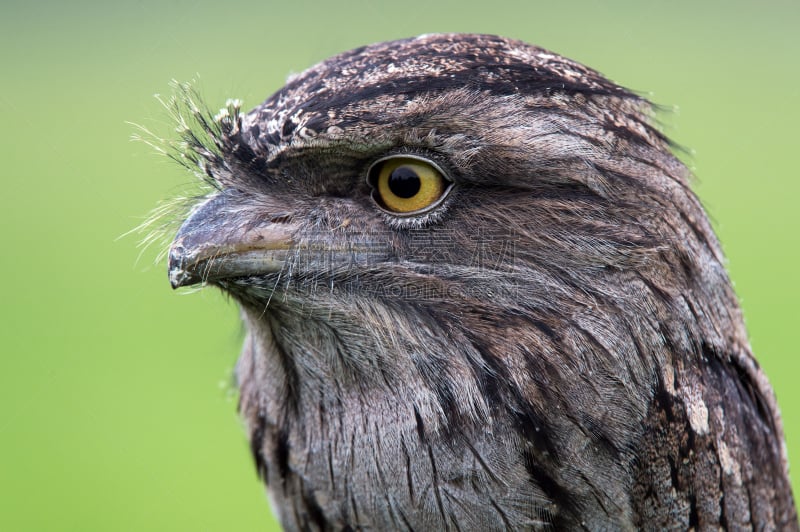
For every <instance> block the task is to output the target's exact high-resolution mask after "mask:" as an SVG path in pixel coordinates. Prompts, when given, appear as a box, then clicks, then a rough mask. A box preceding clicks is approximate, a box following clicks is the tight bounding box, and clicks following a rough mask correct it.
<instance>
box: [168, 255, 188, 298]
mask: <svg viewBox="0 0 800 532" xmlns="http://www.w3.org/2000/svg"><path fill="white" fill-rule="evenodd" d="M185 263H186V252H185V249H184V247H183V246H182V245H180V244H173V246H172V247H171V248H170V250H169V264H168V272H169V284H170V286H172V288H173V289H175V288H180V287H181V286H184V285H186V284H188V283H189V281H190V280H191V278H192V274H191V272H189V271H187V270H186V268H185V267H184V266H185Z"/></svg>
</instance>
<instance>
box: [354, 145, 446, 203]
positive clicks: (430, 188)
mask: <svg viewBox="0 0 800 532" xmlns="http://www.w3.org/2000/svg"><path fill="white" fill-rule="evenodd" d="M367 183H368V184H369V185H370V187H372V194H371V195H372V200H373V201H374V202H375V203H376V205H377V206H378V207H379V208H380V209H381V210H382V211H384V212H386V213H388V214H391V215H393V216H400V217H408V216H416V215H419V214H423V213H426V212H428V211H431V210H433V209H435V208H436V207H437V206H439V205H441V203H442V202H443V201H444V199H445V198H446V197H447V195H448V193H449V192H450V189H452V188H453V181H452V180H451V179H450V178H449V176H448V175H447V174H446V173H445V171H444V170H442V168H441V167H440V166H439V165H438V164H436V163H435V162H434V161H432V160H430V159H428V158H426V157H421V156H419V155H413V154H407V153H402V154H393V155H387V156H385V157H381V158H380V159H377V160H376V161H374V162H373V163H372V164H371V165H370V167H369V169H368V170H367Z"/></svg>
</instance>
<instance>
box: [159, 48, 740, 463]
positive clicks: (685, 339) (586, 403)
mask: <svg viewBox="0 0 800 532" xmlns="http://www.w3.org/2000/svg"><path fill="white" fill-rule="evenodd" d="M189 107H190V108H191V109H193V111H191V109H190V111H191V113H190V114H192V116H193V117H194V122H195V123H196V127H195V128H188V129H186V132H185V149H184V151H183V153H182V156H183V157H184V159H187V160H189V161H191V162H192V163H196V164H198V165H199V167H200V168H201V170H202V172H203V174H204V175H205V176H206V178H207V180H209V181H210V182H211V183H212V184H213V186H214V187H215V190H214V192H213V193H212V194H210V195H208V196H207V197H206V198H205V199H204V200H203V201H201V202H199V203H198V204H197V205H196V206H195V207H194V208H193V210H192V211H191V213H190V215H189V216H188V218H187V219H186V221H185V222H184V224H183V226H182V227H181V229H180V230H179V232H178V234H177V236H176V238H175V240H174V242H173V244H172V246H171V249H170V252H169V273H170V280H171V283H172V286H173V287H180V286H187V285H192V284H196V283H207V284H212V285H216V286H218V287H220V288H221V289H222V290H224V291H225V292H227V293H229V294H231V295H232V296H233V297H234V298H236V299H237V300H238V302H239V303H240V304H241V307H242V310H243V316H244V320H245V322H246V324H247V327H248V331H249V335H248V339H247V340H246V345H245V351H246V352H253V353H256V354H257V355H258V357H260V358H261V359H268V360H270V361H271V362H269V364H271V366H270V369H269V373H270V375H269V377H268V378H269V379H271V381H270V382H273V381H274V382H275V383H276V390H278V391H276V392H275V393H274V397H273V399H274V401H275V402H276V404H278V405H283V406H280V408H283V407H286V405H291V404H298V403H302V402H303V401H307V400H309V399H308V398H310V397H319V396H326V397H327V396H336V395H337V394H338V395H341V394H342V393H344V392H343V391H342V390H346V389H357V390H360V391H361V393H362V394H364V395H365V396H369V395H370V394H371V393H373V392H374V391H375V390H380V391H381V393H383V394H384V395H385V396H386V397H391V398H392V400H391V401H390V402H393V403H400V402H405V403H407V404H411V405H414V408H415V412H419V413H420V416H421V417H422V418H424V419H425V420H426V423H427V426H429V427H439V428H444V429H446V428H447V427H452V426H453V424H454V423H456V422H455V421H454V420H461V421H459V422H463V423H466V424H468V425H481V424H483V423H484V422H485V420H486V419H487V418H491V416H494V415H496V414H497V412H496V409H497V408H498V405H502V408H506V409H510V410H511V411H512V412H513V414H512V418H513V417H514V416H516V418H515V419H517V421H519V423H520V426H524V427H528V429H526V430H532V429H530V427H537V428H536V430H537V431H538V430H539V427H545V428H548V427H549V429H551V430H549V431H548V434H550V436H548V437H549V438H550V440H548V442H546V445H545V447H546V448H548V449H551V451H552V450H554V449H555V448H557V447H558V446H559V445H561V443H564V441H566V439H569V438H571V437H572V436H570V434H571V432H570V429H569V427H570V426H580V427H581V430H582V431H584V432H585V431H587V430H588V431H590V432H592V433H594V434H600V435H601V436H598V437H599V438H600V439H601V440H602V441H606V442H609V443H608V445H610V446H611V447H612V448H615V449H618V450H619V449H621V450H624V449H626V448H629V447H630V445H631V444H630V441H629V439H628V438H629V435H630V434H631V433H632V432H636V431H635V430H634V429H635V426H636V424H637V423H639V422H640V420H641V419H642V417H643V416H644V415H645V413H646V410H647V408H648V404H649V400H650V398H651V397H652V395H653V390H654V389H655V388H656V383H657V382H658V381H663V380H664V379H666V378H668V375H667V376H665V374H664V373H663V372H664V371H668V370H669V368H670V367H671V364H672V362H673V358H674V357H680V356H683V355H681V353H690V352H694V351H695V350H694V349H693V347H692V346H694V345H699V344H700V343H703V344H704V345H711V346H727V345H731V344H736V345H737V346H739V348H740V349H746V348H742V347H741V346H746V338H745V336H744V331H743V328H742V327H741V326H740V325H737V324H736V320H737V319H738V307H737V306H736V303H735V299H734V297H733V294H732V291H731V290H730V287H729V283H728V280H727V277H726V274H725V271H724V268H723V267H722V264H721V257H722V255H721V252H720V250H719V246H718V244H717V241H716V239H715V237H714V235H713V232H712V231H711V228H710V226H709V224H708V221H707V219H706V217H705V215H704V213H703V210H702V208H701V206H700V204H699V202H698V200H697V199H696V197H695V196H694V195H693V194H692V193H691V192H690V191H689V188H688V182H687V181H688V172H687V170H686V168H685V167H684V165H683V164H681V163H680V161H679V160H678V159H677V158H676V157H675V156H674V155H673V154H672V153H671V150H670V144H669V142H668V141H667V139H666V138H665V137H664V136H663V135H662V134H661V133H659V131H658V130H657V129H656V128H655V127H654V126H653V125H652V115H653V111H652V107H651V105H650V104H649V103H648V102H647V101H645V100H644V99H642V98H641V97H639V96H638V95H636V94H634V93H632V92H630V91H628V90H625V89H623V88H621V87H619V86H617V85H616V84H614V83H612V82H610V81H609V80H607V79H606V78H604V77H603V76H601V75H600V74H599V73H597V72H595V71H593V70H591V69H588V68H586V67H584V66H582V65H580V64H577V63H575V62H573V61H570V60H568V59H565V58H563V57H561V56H558V55H556V54H554V53H551V52H548V51H546V50H544V49H541V48H537V47H533V46H530V45H526V44H524V43H521V42H517V41H512V40H507V39H502V38H499V37H492V36H475V35H429V36H421V37H418V38H415V39H408V40H402V41H395V42H389V43H381V44H377V45H372V46H367V47H364V48H359V49H357V50H354V51H351V52H348V53H344V54H342V55H339V56H336V57H333V58H331V59H329V60H327V61H324V62H322V63H320V64H319V65H316V66H314V67H312V68H311V69H309V70H307V71H306V72H303V73H302V74H299V75H297V76H294V77H292V78H290V79H289V81H288V83H287V84H286V86H285V87H284V88H282V89H281V90H279V91H278V92H277V93H275V94H274V95H273V96H271V97H270V98H268V99H267V100H266V101H265V102H264V103H263V104H261V105H259V106H258V107H256V108H255V109H253V110H252V111H250V112H249V113H247V114H242V113H241V112H240V110H239V107H238V105H237V104H236V103H231V104H230V105H229V106H228V108H227V109H224V110H223V111H222V112H221V113H220V114H219V115H217V116H216V117H213V118H212V117H210V116H209V115H207V114H204V113H203V112H202V111H199V110H197V108H196V107H194V106H193V105H191V106H189ZM687 356H688V355H687ZM258 357H257V358H258ZM265 357H266V358H265ZM664 368H667V369H664ZM265 378H267V377H265ZM276 408H277V407H276ZM287 408H288V407H287ZM556 410H558V411H559V412H560V414H559V416H557V417H554V416H553V415H552V412H554V411H556ZM587 427H588V428H587Z"/></svg>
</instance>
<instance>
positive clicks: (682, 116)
mask: <svg viewBox="0 0 800 532" xmlns="http://www.w3.org/2000/svg"><path fill="white" fill-rule="evenodd" d="M798 28H800V3H798V2H797V1H796V0H793V1H788V0H787V1H783V2H781V1H768V2H758V3H756V2H750V3H745V2H736V1H734V2H731V1H724V2H723V1H711V2H694V1H678V2H653V1H628V2H622V1H619V2H599V1H591V2H588V1H586V2H562V3H557V2H535V1H530V0H527V1H519V2H500V1H494V2H469V1H463V0H462V1H458V2H456V1H445V2H431V1H430V0H427V1H417V0H406V1H404V2H387V3H381V2H376V1H375V0H372V1H355V2H348V3H346V4H345V3H344V2H336V3H333V2H325V3H323V2H318V3H312V2H307V1H304V0H293V1H291V2H280V3H276V2H268V1H261V2H251V3H247V2H232V3H227V4H225V5H223V3H222V2H211V1H205V0H203V1H198V0H181V1H179V2H173V3H162V2H157V1H155V0H131V1H128V2H125V3H113V2H100V1H94V2H91V1H85V0H84V1H72V2H56V1H40V2H27V3H23V2H22V1H20V0H12V1H11V2H8V1H7V0H6V1H5V2H3V4H2V7H0V58H2V62H0V65H1V66H2V74H0V75H2V84H0V87H1V88H0V116H1V117H2V128H0V169H2V170H1V171H2V192H1V193H0V207H1V208H0V221H1V222H2V225H0V227H1V228H2V233H1V236H2V261H0V278H2V280H3V283H4V284H3V289H2V306H0V529H1V530H10V531H13V530H81V531H88V530H170V531H174V530H193V531H194V530H267V529H269V527H270V526H273V527H274V526H275V524H274V521H273V520H272V517H271V516H270V512H269V509H268V504H267V501H266V497H265V496H264V494H263V492H262V489H261V487H260V485H259V482H258V480H257V479H256V475H255V473H254V470H253V467H252V464H251V460H250V456H249V452H248V447H247V443H246V441H245V436H244V432H243V430H242V429H241V425H240V423H239V420H238V418H237V416H236V413H235V407H236V397H235V392H233V391H232V389H231V386H230V373H231V370H232V368H233V364H234V362H235V359H236V356H237V353H238V350H239V341H240V337H241V327H240V325H239V324H238V319H237V311H236V308H235V305H234V304H233V303H232V302H230V301H228V300H226V299H225V298H224V297H222V296H221V295H220V294H218V293H216V292H215V291H213V290H208V291H204V292H200V293H193V294H181V293H175V292H173V291H171V290H170V288H169V285H168V283H167V276H166V272H165V267H164V264H156V265H154V264H153V260H154V257H155V254H156V253H155V251H150V252H146V253H144V255H143V256H142V258H141V259H138V260H137V257H138V255H139V250H138V249H137V242H138V240H139V238H140V237H141V235H134V236H128V237H124V238H121V239H120V238H118V237H120V235H123V234H124V233H126V232H128V231H129V230H130V229H132V228H133V227H135V226H137V225H138V224H139V223H141V222H142V220H143V219H144V217H145V215H146V214H147V213H148V211H149V210H150V209H151V208H153V207H154V206H155V205H156V203H157V202H158V200H160V199H164V198H169V197H170V196H172V195H174V194H176V193H178V192H180V191H181V190H183V189H184V187H185V185H186V183H188V182H191V181H192V179H193V178H192V176H191V175H189V174H188V173H186V172H185V171H183V170H182V169H181V168H179V167H178V166H177V165H175V164H174V163H171V162H169V161H168V160H166V159H165V158H163V157H159V156H157V155H155V154H154V152H153V150H152V149H151V148H149V147H148V146H146V145H145V144H143V143H134V142H131V141H130V137H131V134H132V133H133V132H134V128H133V127H132V126H131V125H129V124H127V123H126V121H132V122H136V123H140V124H144V125H146V126H148V127H154V128H156V129H159V128H160V129H161V130H162V131H163V130H164V128H165V127H167V126H166V125H165V124H166V114H165V113H164V111H163V110H162V108H161V107H160V106H159V104H158V103H157V102H156V101H155V99H154V98H153V96H152V95H153V94H154V93H169V88H168V83H169V80H170V79H172V78H176V79H179V80H188V79H191V78H193V77H195V75H196V74H197V73H199V74H200V76H201V78H200V79H201V84H200V86H201V88H202V92H203V94H204V95H205V97H206V99H207V101H208V102H209V103H210V104H211V105H212V107H214V108H216V107H218V106H221V105H222V104H223V103H224V101H225V99H226V98H227V97H239V98H242V99H243V100H244V102H245V107H247V108H250V107H253V106H255V105H257V104H258V103H260V102H261V101H262V100H263V99H264V98H265V97H266V96H268V95H269V94H270V93H272V92H273V91H275V90H276V89H278V88H279V87H280V86H281V85H282V83H283V81H284V80H285V78H286V76H287V74H289V73H291V72H298V71H300V70H302V69H304V68H306V67H308V66H310V65H311V64H313V63H315V62H317V61H319V60H321V59H323V58H325V57H327V56H329V55H331V54H333V53H336V52H340V51H343V50H345V49H349V48H351V47H354V46H357V45H362V44H366V43H369V42H373V41H379V40H386V39H392V38H399V37H406V36H411V35H416V34H419V33H428V32H438V31H469V32H485V33H499V34H503V35H507V36H510V37H515V38H519V39H523V40H526V41H529V42H532V43H537V44H539V45H542V46H545V47H547V48H551V49H553V50H555V51H558V52H560V53H562V54H564V55H567V56H569V57H572V58H574V59H577V60H579V61H581V62H584V63H586V64H588V65H590V66H592V67H594V68H597V69H599V70H601V71H603V72H605V73H606V74H607V75H609V76H610V77H611V78H612V79H615V80H617V81H618V82H620V83H622V84H624V85H626V86H628V87H631V88H633V89H636V90H639V91H645V92H647V93H648V94H649V95H650V96H651V98H653V99H654V100H655V101H656V102H658V103H660V104H664V105H667V106H672V105H676V106H678V109H676V111H674V112H671V113H669V114H667V115H665V116H663V117H662V119H663V121H664V122H665V125H666V129H667V132H668V133H669V134H670V135H671V136H672V137H673V138H674V139H675V140H677V141H678V142H679V143H680V144H682V145H683V146H686V147H689V148H691V149H693V150H694V153H693V154H692V155H690V156H688V157H686V159H687V161H688V163H689V164H690V165H691V166H692V168H693V169H694V171H695V172H696V174H697V176H698V181H697V190H698V191H699V194H700V196H701V197H702V199H703V200H704V202H705V204H706V205H707V207H708V208H709V210H710V212H711V214H712V217H713V218H714V220H715V225H716V227H717V229H718V231H719V234H720V236H721V238H722V241H723V244H724V247H725V250H726V252H727V255H728V258H729V260H730V270H731V272H732V275H733V278H734V280H735V282H736V289H737V291H738V293H739V295H740V296H741V298H742V301H743V305H744V309H745V313H746V318H747V322H748V326H749V330H750V334H751V337H752V343H753V346H754V349H755V352H756V354H757V356H758V357H759V359H760V361H761V363H762V364H763V366H764V367H765V368H766V371H767V373H768V374H769V376H770V378H771V380H772V383H773V384H774V387H775V389H776V391H777V394H778V399H779V401H780V403H781V405H782V410H783V416H784V422H785V426H786V435H787V439H788V447H789V455H790V459H793V462H794V463H795V466H796V467H795V469H794V471H793V473H794V480H795V486H796V487H800V484H798V482H800V473H799V472H798V471H800V470H799V469H798V468H800V465H797V464H800V386H798V385H797V383H796V382H795V379H796V375H797V372H798V369H800V360H798V357H796V356H795V355H796V353H797V348H796V347H795V344H796V340H794V337H793V335H794V333H795V332H798V330H799V329H800V310H799V309H800V304H798V301H800V288H799V287H798V283H797V280H796V273H795V272H796V269H797V265H798V258H800V249H799V247H798V241H799V240H800V239H798V236H797V235H798V230H800V215H799V214H798V208H797V207H796V205H797V200H798V196H799V195H800V184H799V183H800V181H799V180H798V171H797V168H798V165H797V162H796V160H795V157H796V156H797V155H798V151H799V150H798V140H799V135H798V124H800V111H799V110H798V109H799V107H798V96H800V89H798V87H800V59H798V58H799V57H800V30H798ZM796 489H797V488H796Z"/></svg>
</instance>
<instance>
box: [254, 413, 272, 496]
mask: <svg viewBox="0 0 800 532" xmlns="http://www.w3.org/2000/svg"><path fill="white" fill-rule="evenodd" d="M266 430H267V420H266V418H265V417H264V416H258V417H257V418H256V424H255V428H254V429H253V434H252V436H251V437H250V452H251V454H252V455H253V459H254V460H255V463H256V472H257V473H258V478H260V479H262V480H264V481H266V480H267V479H268V478H269V466H268V465H267V461H266V460H265V459H264V452H263V448H264V436H265V434H266Z"/></svg>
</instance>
